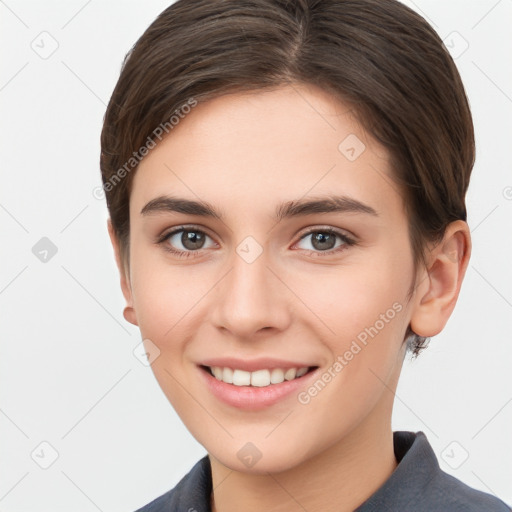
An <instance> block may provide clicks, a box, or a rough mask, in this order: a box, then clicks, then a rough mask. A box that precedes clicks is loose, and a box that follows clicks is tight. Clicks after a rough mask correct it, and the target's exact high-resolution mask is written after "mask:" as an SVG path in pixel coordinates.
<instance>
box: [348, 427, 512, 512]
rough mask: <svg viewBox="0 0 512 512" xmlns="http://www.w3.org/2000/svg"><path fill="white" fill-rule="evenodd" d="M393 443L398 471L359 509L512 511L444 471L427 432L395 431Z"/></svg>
mask: <svg viewBox="0 0 512 512" xmlns="http://www.w3.org/2000/svg"><path fill="white" fill-rule="evenodd" d="M393 444H394V450H395V457H396V459H397V462H398V465H397V467H396V469H395V471H394V472H393V473H392V474H391V476H390V477H389V478H388V480H387V481H386V482H385V483H384V484H383V485H382V486H381V487H380V489H378V490H377V491H376V492H375V493H374V494H373V495H372V496H371V497H370V498H369V499H368V500H366V501H365V502H364V503H363V504H362V505H361V506H360V507H359V508H357V510H356V512H383V511H386V512H410V511H411V510H414V511H415V512H432V511H435V512H511V509H510V507H508V506H507V505H506V504H505V503H504V502H503V501H501V500H500V499H498V498H496V497H495V496H492V495H491V494H487V493H485V492H482V491H478V490H476V489H473V488H472V487H469V486H468V485H466V484H465V483H463V482H462V481H460V480H458V479H457V478H455V477H453V476H451V475H449V474H448V473H446V472H445V471H443V470H442V469H441V468H440V466H439V463H438V461H437V458H436V455H435V453H434V451H433V450H432V447H431V445H430V443H429V442H428V440H427V437H426V436H425V434H424V433H423V432H416V433H414V432H402V431H398V432H394V433H393Z"/></svg>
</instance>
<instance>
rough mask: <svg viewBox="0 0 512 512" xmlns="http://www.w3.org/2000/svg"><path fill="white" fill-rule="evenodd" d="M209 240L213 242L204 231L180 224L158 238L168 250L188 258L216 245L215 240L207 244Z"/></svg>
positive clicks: (158, 241)
mask: <svg viewBox="0 0 512 512" xmlns="http://www.w3.org/2000/svg"><path fill="white" fill-rule="evenodd" d="M207 240H210V241H212V242H213V240H212V239H211V238H210V237H209V236H208V235H207V234H206V233H205V232H204V231H201V230H200V229H196V228H194V227H183V226H180V228H178V229H174V230H173V231H171V232H169V233H166V234H164V235H163V236H162V237H160V238H159V239H158V240H157V243H159V244H162V246H163V248H164V249H165V250H166V251H169V252H171V253H173V254H175V255H176V256H178V257H182V258H188V257H190V256H194V253H196V252H199V251H201V250H202V249H208V248H209V247H212V246H213V247H214V246H215V245H216V244H215V242H213V243H211V244H210V245H205V243H206V241H207Z"/></svg>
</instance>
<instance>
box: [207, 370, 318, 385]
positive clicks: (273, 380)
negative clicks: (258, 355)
mask: <svg viewBox="0 0 512 512" xmlns="http://www.w3.org/2000/svg"><path fill="white" fill-rule="evenodd" d="M203 368H207V369H208V371H209V372H210V373H211V374H212V375H213V376H214V377H215V378H216V379H217V380H220V381H222V382H225V383H226V384H233V385H235V386H254V387H266V386H271V385H272V384H280V383H281V382H284V381H285V380H287V381H288V380H294V379H298V378H300V377H302V376H303V375H305V374H306V373H308V371H309V370H310V369H312V368H313V367H308V366H303V367H301V368H286V369H284V368H272V369H262V370H256V371H254V372H249V371H245V370H240V369H236V368H235V369H233V368H228V367H221V366H204V367H203Z"/></svg>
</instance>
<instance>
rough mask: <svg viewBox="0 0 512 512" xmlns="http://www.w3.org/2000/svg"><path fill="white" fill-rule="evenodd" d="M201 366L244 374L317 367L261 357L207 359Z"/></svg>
mask: <svg viewBox="0 0 512 512" xmlns="http://www.w3.org/2000/svg"><path fill="white" fill-rule="evenodd" d="M199 365H202V366H210V367H213V366H220V367H222V368H226V367H227V368H232V369H233V370H234V369H237V370H244V371H246V372H255V371H257V370H273V369H274V368H282V369H284V370H286V369H288V368H297V369H299V368H303V367H304V366H307V367H308V368H310V367H312V366H317V365H314V364H311V363H305V362H297V361H285V360H284V359H274V358H270V357H262V358H259V359H253V360H251V361H248V360H247V359H234V358H232V357H220V358H213V359H207V360H205V361H202V362H201V363H199Z"/></svg>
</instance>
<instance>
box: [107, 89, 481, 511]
mask: <svg viewBox="0 0 512 512" xmlns="http://www.w3.org/2000/svg"><path fill="white" fill-rule="evenodd" d="M349 134H355V135H356V136H357V137H358V138H359V140H360V141H362V142H363V143H364V144H365V146H366V149H365V150H364V151H363V153H362V154H361V155H360V156H359V157H358V158H357V159H356V160H355V161H350V160H349V159H347V158H346V157H345V155H344V154H342V152H340V151H339V150H338V145H339V144H340V142H341V141H343V140H344V139H345V138H346V137H347V135H349ZM388 157H389V154H388V152H387V151H386V150H385V149H384V148H383V147H382V146H380V145H379V144H378V143H377V142H376V141H375V140H373V139H372V138H371V137H370V136H369V135H368V133H366V132H365V131H364V129H363V128H362V126H361V125H360V123H358V121H357V120H356V118H355V116H354V115H353V113H352V111H351V110H350V108H349V107H348V106H347V105H344V104H342V103H340V102H339V101H338V100H335V99H334V98H332V97H331V96H329V95H328V94H327V93H326V92H324V91H323V90H321V89H318V88H316V87H314V86H306V85H300V86H299V85H293V86H283V87H280V88H277V89H275V90H272V91H266V92H262V91H257V92H254V93H250V94H248V93H244V94H232V95H228V96H224V97H221V98H217V99H214V100H211V101H208V102H206V103H202V104H199V105H197V106H196V107H194V109H193V110H192V112H191V113H190V114H188V115H187V116H186V117H185V118H184V119H183V120H182V121H181V122H180V123H179V125H177V126H176V127H175V128H174V129H173V131H172V132H171V134H170V135H169V136H168V137H167V138H165V139H164V140H163V141H162V142H161V143H160V144H158V145H157V146H156V148H155V149H153V150H152V151H151V152H150V153H149V154H148V156H146V157H145V158H144V160H143V161H142V162H141V164H140V165H139V168H138V170H137V173H136V175H135V177H134V181H133V188H132V192H131V197H130V223H131V227H130V247H129V261H130V264H129V268H128V267H126V266H124V265H123V264H122V262H121V257H120V251H119V245H118V242H117V240H116V238H115V236H114V234H113V231H112V228H111V226H110V223H109V232H110V235H111V240H112V243H113V247H114V251H115V254H116V259H117V263H118V266H119V269H120V274H121V287H122V290H123V293H124V296H125V298H126V301H127V309H126V313H125V317H126V318H127V320H128V321H130V322H131V323H133V324H134V325H138V326H139V328H140V331H141V334H142V337H143V338H144V339H149V340H151V342H152V343H153V344H154V345H156V346H157V347H158V349H159V350H160V355H159V357H157V358H156V359H155V361H154V362H153V363H152V369H153V372H154V374H155V377H156V379H157V381H158V382H159V384H160V386H161V388H162V390H163V391H164V393H165V395H166V396H167V398H168V399H169V401H170V402H171V404H172V405H173V407H174V408H175V410H176V411H177V413H178V414H179V416H180V417H181V419H182V420H183V422H184V424H185V425H186V427H187V428H188V429H189V430H190V432H191V433H192V435H193V436H194V437H195V438H196V439H197V441H198V442H199V443H201V444H202V445H203V446H204V447H205V449H206V450H207V452H208V454H209V456H210V461H211V465H212V478H213V488H214V492H213V495H212V500H211V506H212V510H214V511H218V512H229V511H238V510H246V511H252V510H254V511H255V510H258V511H259V510H272V511H281V510H282V511H285V510H286V511H295V510H304V509H306V510H308V511H310V512H312V511H320V510H321V511H331V510H332V511H334V510H336V511H352V510H353V509H354V508H356V507H357V506H359V505H360V504H361V503H362V502H364V501H365V500H366V499H367V498H368V497H369V496H371V495H372V494H373V493H374V492H375V491H376V490H377V489H378V488H379V487H380V486H381V485H382V484H383V483H384V482H385V481H386V480H387V478H389V476H390V474H391V473H392V472H393V470H394V469H395V468H396V465H397V462H396V460H395V457H394V454H393V438H392V429H391V412H392V406H393V398H394V392H395V389H396V385H397V382H398V377H399V374H400V370H401V367H402V363H403V359H404V355H405V345H404V344H403V339H404V334H405V331H406V328H407V326H408V325H409V324H411V327H412V329H413V330H414V331H415V332H416V333H417V334H419V335H422V336H434V335H436V334H438V333H439V332H440V331H441V330H442V329H443V327H444V325H445V324H446V322H447V320H448V318H449V316H450V314H451V313H452V310H453V308H454V306H455V303H456V300H457V297H458V294H459V291H460V287H461V283H462V279H463V277H464V274H465V271H466V268H467V264H468V260H469V257H470V250H471V242H470V234H469V229H468V226H467V224H466V223H465V222H463V221H457V222H454V223H452V224H450V225H449V226H448V228H447V230H446V234H445V237H444V239H443V240H442V242H441V243H439V244H437V245H436V246H433V245H432V246H430V247H429V249H428V251H427V254H428V265H427V267H424V268H421V267H420V268H419V269H418V272H417V275H414V273H413V258H412V250H411V245H410V241H409V237H408V230H407V226H408V219H407V217H406V213H405V210H404V205H403V200H402V197H401V195H400V192H399V190H398V188H397V186H396V185H395V183H394V182H393V180H392V170H391V168H390V166H389V162H388ZM334 193H335V194H339V195H347V196H350V197H352V198H355V199H357V200H358V201H361V202H363V203H365V204H367V205H369V206H371V207H372V208H373V209H374V210H375V211H376V212H377V214H378V215H377V216H373V215H369V214H366V213H353V212H352V213H347V212H341V213H340V212H330V213H315V214H309V215H304V216H301V217H297V218H290V219H283V220H281V221H280V222H277V223H276V221H275V220H273V213H274V209H275V208H276V206H277V205H278V204H280V203H282V202H285V201H290V200H298V199H301V198H312V197H315V198H316V197H318V196H321V195H324V194H334ZM165 194H172V195H175V196H178V197H183V198H187V199H191V200H198V199H201V200H204V201H207V202H208V203H210V204H211V205H212V206H214V207H215V208H216V209H217V210H218V211H219V212H222V214H223V219H222V221H221V220H218V219H212V218H203V217H199V216H195V215H190V214H183V213H176V212H159V213H154V214H151V215H142V214H141V210H142V208H143V207H144V206H145V205H146V204H147V203H148V202H149V201H151V200H152V199H155V198H156V197H158V196H161V195H165ZM182 224H187V225H193V226H195V230H196V231H194V232H197V230H198V229H199V230H203V232H204V233H206V235H208V236H207V237H206V239H205V242H204V246H203V247H204V248H202V249H201V248H200V249H198V250H197V251H196V252H195V254H193V256H192V257H189V258H179V257H177V256H175V255H173V254H171V253H169V252H168V251H166V250H165V249H164V246H165V244H167V245H168V246H169V245H171V246H172V247H174V248H175V249H176V250H181V251H187V250H188V251H189V252H193V251H191V250H190V249H189V248H188V247H185V246H184V245H183V244H182V243H181V242H180V240H181V233H179V234H178V235H177V236H176V235H175V236H174V237H173V238H172V239H168V240H166V241H165V242H164V243H161V244H157V243H155V240H156V239H157V238H158V236H159V235H161V234H165V233H166V232H169V231H170V230H171V228H173V227H179V226H181V225H182ZM187 227H188V228H189V229H191V230H194V227H190V226H187ZM326 227H332V228H333V229H336V230H339V231H340V232H341V233H343V234H345V235H348V236H350V237H352V239H354V240H356V242H357V243H356V244H355V245H350V246H349V245H344V246H343V250H341V251H338V252H335V251H336V249H337V248H338V247H340V246H342V245H343V240H341V239H340V238H338V237H336V247H334V248H329V247H331V246H328V247H327V249H325V248H324V249H322V246H320V248H318V247H319V246H318V245H316V246H315V245H313V236H311V235H308V236H306V237H305V238H302V239H301V237H302V236H303V234H305V232H306V231H309V230H311V229H312V228H317V229H316V233H318V232H320V233H322V232H324V231H322V228H324V229H325V228H326ZM247 236H252V237H253V238H254V239H255V240H256V241H257V242H258V244H259V245H260V246H261V248H262V250H263V252H262V253H261V255H260V256H259V257H258V258H257V259H256V260H255V261H254V262H252V263H247V261H245V260H244V259H243V258H241V257H240V256H239V255H238V254H237V252H236V248H237V246H238V245H239V244H240V243H241V242H242V240H244V239H245V238H246V237H247ZM189 247H190V246H189ZM413 280H416V281H415V282H416V283H417V284H416V286H415V291H414V294H413V296H412V298H410V300H409V301H408V300H407V292H408V291H409V287H410V285H411V283H412V282H413ZM394 303H395V304H396V303H398V304H399V305H401V311H400V312H398V313H396V315H395V316H394V318H393V319H392V320H390V321H389V322H387V323H386V324H385V327H384V328H382V329H380V330H379V332H378V334H377V335H376V336H375V337H373V338H370V340H369V342H368V344H367V345H366V346H364V348H362V350H361V351H360V352H358V353H357V355H355V356H354V357H353V359H352V360H351V361H349V362H348V364H347V365H346V366H344V368H343V370H342V371H340V372H338V373H337V375H336V377H335V378H333V379H332V380H331V381H330V382H329V383H328V384H327V385H326V386H325V387H324V389H322V390H321V392H319V393H318V394H317V395H316V396H315V397H313V398H312V399H311V400H310V402H309V403H307V404H302V403H299V401H298V400H297V396H296V395H295V394H292V395H291V396H288V397H287V398H285V399H284V400H282V401H280V402H279V403H277V404H275V405H272V406H270V407H267V408H265V409H263V410H260V411H244V410H240V409H238V408H235V407H232V406H229V405H226V404H223V403H221V402H219V401H218V400H217V399H216V397H214V396H213V395H212V394H211V393H210V391H209V390H208V389H207V388H206V386H205V385H204V383H203V381H202V379H199V378H198V377H199V375H198V372H199V371H201V370H199V369H198V367H197V363H199V362H201V361H202V360H204V359H205V358H211V357H217V356H218V357H221V356H222V357H224V356H226V357H228V356H234V357H239V358H247V359H254V358H256V357H260V356H269V357H276V358H283V359H292V360H299V361H311V364H312V365H313V364H314V365H318V366H319V367H320V373H322V372H326V371H328V368H329V367H331V366H332V364H333V362H334V361H335V360H336V357H337V356H338V355H343V354H344V353H345V352H346V351H347V350H348V349H349V347H350V345H351V343H352V341H353V340H355V339H356V337H357V335H358V334H360V333H361V332H362V331H363V330H364V329H365V327H369V326H373V325H374V324H375V323H376V321H377V320H378V319H379V318H380V315H381V314H383V313H385V312H386V311H387V310H388V309H389V308H392V305H393V304H394ZM247 442H251V443H253V444H254V445H255V446H256V447H257V448H258V450H259V451H260V452H261V454H262V456H261V459H260V460H259V461H258V462H257V463H256V464H255V465H254V466H252V467H250V468H249V467H246V466H245V465H244V464H243V463H242V461H241V460H240V459H239V458H238V457H237V452H238V451H239V450H240V449H241V448H242V447H243V446H244V445H245V444H246V443H247Z"/></svg>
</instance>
